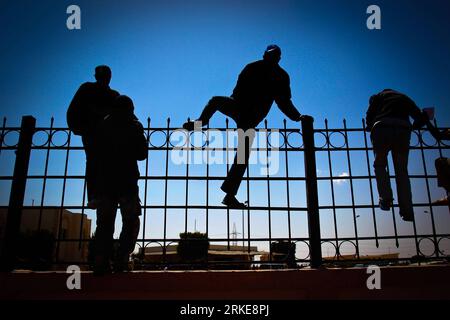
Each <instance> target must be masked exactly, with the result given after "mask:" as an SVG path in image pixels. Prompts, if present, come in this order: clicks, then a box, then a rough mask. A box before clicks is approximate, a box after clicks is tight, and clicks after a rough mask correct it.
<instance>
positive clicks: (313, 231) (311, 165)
mask: <svg viewBox="0 0 450 320" xmlns="http://www.w3.org/2000/svg"><path fill="white" fill-rule="evenodd" d="M313 122H314V119H313V118H312V117H310V116H304V117H303V118H302V134H303V147H304V150H305V180H306V205H307V207H308V208H307V209H308V230H309V245H310V257H311V267H312V268H318V267H320V265H321V264H322V246H321V240H320V220H319V196H318V191H317V172H316V151H315V144H314V126H313Z"/></svg>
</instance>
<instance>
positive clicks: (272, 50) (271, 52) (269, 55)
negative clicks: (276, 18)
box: [263, 44, 281, 64]
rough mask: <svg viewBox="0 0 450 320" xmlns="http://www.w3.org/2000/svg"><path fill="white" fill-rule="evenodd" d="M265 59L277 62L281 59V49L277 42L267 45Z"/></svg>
mask: <svg viewBox="0 0 450 320" xmlns="http://www.w3.org/2000/svg"><path fill="white" fill-rule="evenodd" d="M263 59H264V61H268V62H271V63H275V64H277V63H278V62H280V60H281V49H280V47H279V46H277V45H276V44H271V45H269V46H267V49H266V51H264V56H263Z"/></svg>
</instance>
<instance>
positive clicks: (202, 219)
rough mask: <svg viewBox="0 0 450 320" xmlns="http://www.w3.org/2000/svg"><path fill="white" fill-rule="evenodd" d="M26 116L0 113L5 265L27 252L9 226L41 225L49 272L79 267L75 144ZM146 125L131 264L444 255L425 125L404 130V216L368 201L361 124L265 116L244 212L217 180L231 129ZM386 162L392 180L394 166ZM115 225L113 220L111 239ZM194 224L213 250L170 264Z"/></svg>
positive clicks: (88, 232) (449, 238) (0, 223)
mask: <svg viewBox="0 0 450 320" xmlns="http://www.w3.org/2000/svg"><path fill="white" fill-rule="evenodd" d="M25 118H26V117H24V121H23V122H22V126H21V127H10V126H8V125H7V122H6V119H4V120H3V124H2V127H1V128H0V139H1V141H0V164H1V165H0V170H1V171H0V190H1V194H0V228H1V229H0V237H1V238H2V244H3V245H2V248H3V249H2V257H3V260H4V261H6V260H11V259H12V256H14V255H15V254H16V255H17V251H18V250H22V251H23V250H25V249H24V247H23V246H22V247H20V246H19V245H20V241H18V240H17V239H19V238H18V233H19V229H20V233H21V234H27V233H28V234H30V233H32V232H33V231H42V230H46V231H48V232H49V233H50V234H51V236H53V237H54V243H55V246H54V248H53V249H52V250H53V251H52V254H51V263H50V264H49V265H48V266H47V267H48V268H57V267H58V266H61V265H67V264H73V263H77V264H80V265H88V264H90V263H91V260H92V257H90V256H89V252H90V247H91V245H92V235H93V232H94V230H95V220H96V219H95V211H93V210H91V209H89V208H88V207H87V195H86V183H85V176H84V166H85V158H84V151H83V146H82V144H81V139H80V138H79V137H78V136H74V135H73V133H72V132H71V131H70V130H68V129H67V128H64V127H55V126H54V120H53V118H52V119H51V122H50V126H49V127H36V128H34V123H33V121H31V123H30V118H26V119H25ZM27 119H28V120H27ZM316 125H317V124H316ZM435 125H436V123H435ZM441 129H442V128H441ZM30 130H31V131H30ZM144 131H145V136H146V138H147V141H148V158H147V159H146V160H145V161H142V162H140V163H139V169H140V173H141V177H140V179H139V189H140V199H141V202H142V211H143V212H142V216H141V230H140V233H139V239H138V243H137V246H136V251H135V252H136V254H134V255H133V260H134V262H135V267H136V268H149V269H152V268H158V269H159V268H167V267H169V268H191V267H194V266H196V267H199V266H200V267H202V268H216V267H217V268H240V267H242V268H278V267H284V266H289V267H299V266H306V265H310V266H312V267H318V266H320V265H321V264H323V263H326V264H340V265H343V264H344V265H345V264H357V263H361V264H365V263H401V262H403V263H408V262H425V261H431V260H443V259H448V257H449V251H450V215H449V208H448V207H447V206H438V205H435V204H433V201H434V200H436V199H438V198H441V197H442V196H443V195H445V192H444V190H443V189H440V188H438V187H437V176H436V171H435V168H434V160H435V159H436V158H439V157H448V156H449V155H450V146H449V144H448V141H436V140H434V139H433V138H432V137H431V135H430V133H429V132H428V131H427V130H416V131H413V134H412V139H411V146H410V164H409V171H410V172H409V173H410V174H409V176H410V180H411V185H412V189H413V201H414V210H415V221H414V222H412V223H407V222H403V221H401V219H400V216H399V214H398V206H397V205H396V204H394V206H393V207H392V209H391V211H390V212H382V211H380V209H379V208H378V193H377V187H376V183H375V175H374V171H373V152H372V148H371V142H370V133H368V132H366V131H365V123H364V120H363V121H362V122H361V127H360V128H348V127H347V123H346V121H345V120H344V121H343V123H342V127H341V128H338V129H336V128H329V127H328V121H326V120H325V123H324V124H323V126H322V127H321V128H314V127H313V120H312V119H309V120H308V119H307V120H303V122H302V126H301V127H300V126H299V127H298V128H287V123H286V121H284V122H283V126H282V127H280V128H269V127H268V123H267V121H265V122H264V123H263V126H262V127H261V128H257V129H256V139H255V142H254V143H253V146H252V158H251V160H250V166H249V170H247V172H246V174H245V176H244V178H243V182H242V184H241V188H240V192H239V193H238V196H237V197H238V198H239V199H241V200H245V201H246V203H247V205H248V207H247V208H245V209H244V210H235V209H228V208H226V207H224V206H223V205H222V204H221V203H220V200H221V197H222V196H223V195H222V193H221V191H220V189H219V186H220V183H221V182H222V180H223V179H224V177H225V175H226V173H227V170H228V169H229V167H230V165H231V163H232V160H233V158H234V154H235V152H236V151H237V139H236V130H235V129H233V128H231V127H230V125H229V122H228V119H227V120H226V122H225V126H224V127H222V128H215V129H212V128H203V130H201V131H194V132H191V133H187V132H185V131H182V130H181V129H180V128H179V127H177V126H176V125H174V124H173V123H171V121H170V119H168V120H167V123H166V126H164V127H153V126H152V124H151V121H150V119H147V121H146V123H144ZM27 135H28V136H27ZM27 137H28V140H29V146H28V147H29V150H28V151H29V153H28V154H27V152H26V149H27V146H26V142H27V140H26V139H27ZM24 139H25V140H24ZM24 151H25V153H24ZM21 157H22V158H23V157H25V158H27V157H28V160H29V163H28V162H27V161H25V160H26V159H25V160H24V159H21ZM252 159H253V160H254V161H253V162H252ZM389 169H390V175H391V179H392V182H393V187H395V174H394V172H393V166H392V163H390V164H389ZM20 177H22V178H21V179H22V180H20V179H18V178H20ZM394 194H395V188H394ZM394 197H395V196H394ZM7 217H8V219H7ZM9 217H14V218H13V219H9ZM18 221H19V222H20V221H22V223H21V224H20V226H19V224H18ZM120 227H121V224H120V222H117V223H116V233H115V235H116V236H117V234H118V232H120ZM194 231H201V232H203V233H205V234H206V235H207V237H208V239H209V243H210V251H211V252H212V251H214V253H211V254H209V255H208V257H207V260H206V261H202V263H200V264H199V262H198V261H194V262H192V261H190V262H187V263H184V262H183V261H180V260H177V259H174V256H175V252H176V249H175V245H177V244H178V242H179V241H180V238H179V234H180V233H182V232H194ZM11 239H15V240H14V241H12V240H11ZM27 239H28V238H27ZM29 239H35V238H29ZM28 241H30V240H28ZM283 243H284V244H286V243H288V244H291V245H292V244H293V246H294V249H293V252H291V251H289V253H287V252H279V250H277V249H276V247H277V244H278V245H279V246H281V245H283ZM27 246H32V244H28V245H25V248H26V247H27ZM289 250H290V249H289ZM25 251H26V250H25ZM214 254H216V255H215V256H214ZM19 255H20V254H19Z"/></svg>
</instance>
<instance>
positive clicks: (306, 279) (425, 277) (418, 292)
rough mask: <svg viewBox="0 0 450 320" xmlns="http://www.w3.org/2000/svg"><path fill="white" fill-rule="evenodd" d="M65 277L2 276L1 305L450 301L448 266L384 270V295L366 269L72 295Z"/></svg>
mask: <svg viewBox="0 0 450 320" xmlns="http://www.w3.org/2000/svg"><path fill="white" fill-rule="evenodd" d="M68 276H69V274H66V273H64V272H13V273H1V274H0V288H1V290H0V299H1V300H22V299H26V300H30V299H31V300H54V299H58V300H78V299H82V300H103V299H108V300H109V299H113V300H117V299H120V300H127V299H133V300H140V299H145V300H197V299H202V300H210V299H213V300H216V299H220V300H240V299H245V300H303V299H450V266H447V265H446V266H424V267H411V266H408V267H383V268H381V290H368V289H367V286H366V281H367V278H368V277H369V276H370V275H369V274H367V272H366V269H365V268H352V269H319V270H276V271H274V270H264V271H262V270H261V271H167V272H160V271H146V272H145V271H144V272H131V273H124V274H116V275H114V274H113V275H108V276H103V277H94V276H93V275H92V273H90V272H82V273H81V290H69V289H67V286H66V281H67V278H68Z"/></svg>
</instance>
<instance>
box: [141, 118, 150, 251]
mask: <svg viewBox="0 0 450 320" xmlns="http://www.w3.org/2000/svg"><path fill="white" fill-rule="evenodd" d="M150 124H151V120H150V117H148V118H147V128H146V131H147V159H145V178H144V218H143V224H144V225H143V226H142V254H143V256H142V258H144V254H145V238H146V236H145V229H146V228H145V227H146V225H147V192H148V165H149V161H150V160H149V158H150V155H149V151H148V145H149V141H150Z"/></svg>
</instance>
